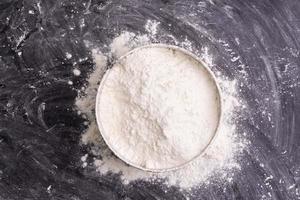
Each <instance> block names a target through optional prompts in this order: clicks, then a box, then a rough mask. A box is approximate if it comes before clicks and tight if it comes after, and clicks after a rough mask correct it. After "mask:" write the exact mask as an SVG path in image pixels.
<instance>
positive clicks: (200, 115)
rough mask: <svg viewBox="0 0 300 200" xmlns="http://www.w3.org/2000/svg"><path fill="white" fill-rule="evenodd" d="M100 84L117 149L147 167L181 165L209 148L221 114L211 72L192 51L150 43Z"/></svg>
mask: <svg viewBox="0 0 300 200" xmlns="http://www.w3.org/2000/svg"><path fill="white" fill-rule="evenodd" d="M103 80H104V81H103V82H102V84H101V86H100V87H101V88H100V90H99V91H100V93H99V94H98V97H97V98H98V99H97V100H98V105H96V113H97V116H98V124H99V125H100V127H101V128H102V130H101V129H100V132H101V133H102V136H103V137H104V139H105V141H106V142H107V143H108V144H109V146H110V147H111V148H112V150H113V151H114V153H115V154H116V155H118V156H119V157H120V158H122V159H123V160H125V161H126V162H127V163H130V164H132V165H133V166H137V167H139V168H143V169H149V170H164V169H169V168H174V167H178V166H181V165H183V164H185V163H187V162H189V161H191V160H192V159H194V158H195V157H197V156H198V155H199V154H200V153H201V152H203V151H204V150H205V148H206V147H207V145H208V144H209V143H210V142H211V140H212V139H213V137H214V135H215V133H216V130H217V127H218V124H219V118H220V98H219V93H218V89H217V86H216V83H215V81H214V79H213V77H212V75H211V74H210V73H209V71H208V70H207V69H206V68H205V67H204V66H203V65H201V63H200V62H198V61H197V60H195V59H194V58H193V57H191V56H190V55H188V54H186V53H183V52H181V51H179V50H175V49H173V48H166V47H164V46H157V45H156V46H146V47H143V48H139V49H138V50H136V51H133V52H132V53H130V54H129V55H127V56H125V57H123V58H121V60H119V61H118V62H117V63H116V64H115V65H114V66H113V67H112V69H110V70H109V71H108V72H107V74H106V76H105V78H104V79H103Z"/></svg>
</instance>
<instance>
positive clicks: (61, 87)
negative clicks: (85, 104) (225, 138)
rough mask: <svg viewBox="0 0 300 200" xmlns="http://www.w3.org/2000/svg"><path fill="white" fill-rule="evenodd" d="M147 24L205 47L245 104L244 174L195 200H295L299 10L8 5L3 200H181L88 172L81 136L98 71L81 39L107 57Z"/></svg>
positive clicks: (282, 0)
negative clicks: (91, 78) (123, 35)
mask: <svg viewBox="0 0 300 200" xmlns="http://www.w3.org/2000/svg"><path fill="white" fill-rule="evenodd" d="M148 19H152V20H156V21H159V22H160V27H161V28H160V30H159V31H160V32H159V33H158V34H159V35H163V34H168V33H170V34H172V35H174V36H175V37H176V39H177V40H178V41H182V40H184V39H185V38H187V39H188V40H190V41H191V42H192V44H193V46H194V47H195V48H199V49H200V48H201V47H202V46H203V45H205V46H207V47H209V48H210V51H211V52H210V53H212V54H213V55H215V60H214V62H215V63H214V64H215V66H216V68H218V70H219V71H221V72H222V73H223V74H224V75H225V76H226V77H228V78H230V79H236V80H238V83H239V89H240V93H241V94H240V95H241V96H242V97H243V99H244V100H245V102H246V103H247V105H248V108H247V111H248V113H249V117H247V118H246V119H244V120H242V121H241V124H240V126H242V128H243V129H244V130H245V131H244V132H245V133H246V134H247V135H246V137H247V138H248V139H249V140H250V141H251V144H250V147H249V149H248V150H246V151H245V152H244V153H243V158H242V162H241V165H242V168H241V170H240V172H238V176H235V178H234V180H233V181H232V182H230V183H227V184H224V185H218V184H210V185H208V186H207V187H200V188H198V189H197V191H195V195H194V196H193V197H192V199H282V200H286V199H300V188H299V187H300V185H299V184H300V147H299V144H300V133H299V131H300V87H299V75H300V73H299V67H300V51H299V46H300V1H299V0H249V1H242V0H222V1H221V0H208V1H186V0H184V1H182V0H178V1H176V0H161V1H160V0H156V1H148V0H143V1H142V0H140V1H138V0H122V1H117V0H109V1H105V0H82V1H79V0H62V1H58V0H56V1H55V0H1V1H0V151H1V153H0V199H4V200H8V199H39V200H40V199H73V200H75V199H76V200H79V199H80V200H81V199H126V200H129V199H185V197H184V195H183V194H182V192H181V191H180V190H179V188H177V187H171V188H166V187H165V186H164V185H162V184H159V183H156V184H155V183H147V182H142V181H138V182H134V183H132V184H129V185H123V184H122V183H121V181H120V178H119V177H118V176H104V177H102V178H101V177H100V178H99V177H96V176H94V175H93V172H90V171H87V170H85V169H83V168H82V167H81V162H80V157H81V156H82V155H84V154H85V153H87V152H88V149H87V148H88V147H86V146H83V145H80V144H79V143H80V137H81V134H82V133H83V131H84V129H85V128H86V127H85V126H84V125H83V119H82V117H80V116H79V115H77V113H76V109H75V108H74V101H75V98H76V96H77V91H78V89H79V88H81V87H82V85H83V84H85V79H86V77H87V75H88V74H89V73H90V72H91V71H92V70H93V67H94V63H93V60H92V56H91V52H90V50H89V49H88V48H86V46H85V45H84V40H88V41H92V42H93V43H94V45H96V46H98V47H99V48H100V49H103V51H105V48H106V47H105V46H106V45H109V44H110V43H111V41H112V39H113V38H114V37H115V36H116V35H118V34H120V32H122V31H125V30H127V31H131V32H134V33H143V32H145V30H144V25H145V23H146V20H148ZM82 20H84V22H85V24H84V25H82ZM196 27H197V28H196ZM159 41H164V42H167V41H166V39H164V38H160V39H159ZM220 41H223V42H224V43H227V44H228V45H229V46H227V47H228V48H229V47H230V48H231V49H233V53H232V52H228V51H227V50H226V48H227V47H226V45H222V42H220ZM66 52H70V53H71V54H72V55H73V57H72V58H71V59H66ZM232 56H235V57H236V56H239V59H238V60H237V61H236V62H232V61H231V59H232ZM84 57H88V59H87V60H84V61H82V62H78V60H79V59H80V58H84ZM74 62H77V64H76V66H77V67H78V68H79V69H80V70H81V76H80V77H77V76H74V74H73V73H72V69H73V65H74ZM241 70H244V72H245V73H247V76H248V78H247V79H245V78H244V77H243V76H241V75H240V74H241V73H240V71H241ZM68 80H72V81H73V82H74V84H73V86H71V85H68V83H67V81H68ZM262 166H263V167H262ZM267 177H271V178H267ZM50 185H51V191H49V190H47V188H48V187H49V186H50Z"/></svg>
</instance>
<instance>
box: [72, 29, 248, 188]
mask: <svg viewBox="0 0 300 200" xmlns="http://www.w3.org/2000/svg"><path fill="white" fill-rule="evenodd" d="M156 28H157V27H156ZM151 37H152V35H151ZM137 38H138V39H137ZM132 41H133V42H132ZM174 43H177V41H174ZM145 44H147V36H146V35H138V37H137V36H136V35H135V34H133V33H128V32H124V33H122V34H121V35H120V36H119V37H117V38H116V39H115V40H114V41H113V42H112V44H111V52H112V55H109V56H112V57H119V56H121V54H124V53H126V52H127V51H129V50H131V49H132V48H134V47H137V46H141V45H145ZM179 45H180V43H179ZM190 48H191V47H190ZM188 49H189V48H188ZM204 49H205V51H204V52H202V53H200V55H198V56H200V57H201V58H202V59H203V60H209V61H210V62H213V59H212V57H211V56H209V51H208V49H207V48H205V47H204ZM121 52H122V53H121ZM93 56H94V61H95V63H96V68H95V70H94V72H93V73H92V74H91V75H90V78H89V79H88V85H87V87H86V88H85V89H84V91H83V92H84V93H85V94H86V95H85V96H80V97H78V98H77V100H76V105H77V108H78V110H79V111H80V113H83V114H85V115H86V117H87V120H88V121H89V126H88V129H87V130H86V132H85V133H84V134H83V136H82V143H83V144H87V145H89V144H93V145H91V149H92V150H91V152H90V154H92V155H94V156H96V159H95V160H94V162H93V163H92V164H93V165H94V166H95V167H96V170H97V171H98V172H99V174H101V175H105V174H107V173H108V172H111V173H117V174H121V178H122V180H123V182H124V183H125V184H126V183H129V182H130V181H133V180H137V179H143V180H148V181H151V180H154V181H155V180H156V179H163V180H165V181H166V183H167V184H169V185H178V186H180V187H181V188H191V187H198V186H200V185H202V184H205V185H206V184H209V183H210V180H214V181H216V180H219V181H222V182H223V181H225V182H230V181H231V180H232V178H233V176H234V174H235V173H234V172H235V171H236V170H238V169H239V168H240V167H239V162H238V160H237V157H238V156H239V154H240V153H241V152H242V150H243V149H245V147H246V143H247V141H246V140H244V139H242V138H241V137H240V136H238V134H237V130H236V126H235V123H236V118H237V116H236V113H240V112H236V111H241V110H242V109H243V108H244V107H245V105H244V104H243V102H242V101H241V100H240V99H239V97H238V93H237V90H236V82H235V81H230V80H226V79H225V78H223V77H222V76H221V75H220V74H219V73H218V72H217V73H216V74H217V76H218V77H217V79H218V83H219V85H220V87H221V90H222V97H223V98H222V102H223V105H222V108H223V113H224V117H223V118H222V122H221V126H220V128H219V134H218V136H217V138H216V140H215V141H214V143H213V145H211V146H210V147H209V148H208V150H207V151H206V152H205V155H204V156H201V157H199V158H198V159H196V160H194V161H193V162H192V163H191V164H190V165H188V166H186V167H184V168H182V169H180V170H176V171H171V172H167V173H149V172H145V171H142V170H138V169H136V168H134V167H131V166H128V165H127V164H125V163H124V162H123V161H121V160H120V159H118V158H117V157H116V156H114V155H113V153H112V152H111V151H110V149H109V148H108V147H107V146H106V144H105V143H104V141H103V139H102V138H101V137H100V133H99V131H98V128H97V126H96V122H95V115H94V113H93V110H94V108H95V97H96V94H97V88H98V85H99V81H100V80H101V78H102V76H103V74H104V72H105V68H106V65H107V64H106V60H107V58H106V56H104V55H103V54H102V53H101V52H98V51H97V50H93ZM209 64H210V63H209ZM84 156H85V157H86V155H84ZM85 157H84V160H85V159H86V158H85ZM84 165H85V164H84ZM212 178H213V179H212Z"/></svg>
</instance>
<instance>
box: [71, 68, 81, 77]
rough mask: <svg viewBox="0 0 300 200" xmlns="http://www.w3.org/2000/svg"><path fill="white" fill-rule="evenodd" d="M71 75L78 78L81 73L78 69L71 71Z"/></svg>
mask: <svg viewBox="0 0 300 200" xmlns="http://www.w3.org/2000/svg"><path fill="white" fill-rule="evenodd" d="M73 74H74V75H75V76H80V74H81V71H80V70H79V69H73Z"/></svg>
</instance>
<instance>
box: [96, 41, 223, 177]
mask: <svg viewBox="0 0 300 200" xmlns="http://www.w3.org/2000/svg"><path fill="white" fill-rule="evenodd" d="M147 48H165V49H168V50H175V51H179V52H181V53H183V54H185V55H186V56H189V57H191V58H192V59H194V60H195V61H196V62H197V63H198V65H199V67H203V69H204V70H205V71H206V72H208V74H209V76H210V78H211V79H212V81H213V83H214V85H215V87H216V93H217V96H218V107H219V108H218V111H219V113H218V122H217V126H216V128H215V130H214V134H213V136H212V137H211V138H210V140H209V142H208V143H207V144H206V145H205V146H204V148H203V149H202V150H201V151H200V152H199V153H198V154H197V155H196V156H194V157H193V158H191V159H190V160H188V161H186V162H185V163H183V164H180V165H177V166H174V167H169V168H160V169H153V168H146V167H143V166H139V165H137V164H135V163H132V162H131V161H129V160H127V159H126V158H124V157H122V156H121V155H120V153H118V151H117V150H116V149H114V147H113V145H112V144H110V143H109V142H108V139H107V138H106V137H107V136H105V135H106V134H105V132H106V131H105V130H104V128H103V125H102V123H101V114H100V112H99V111H100V109H99V108H100V97H101V94H102V90H103V86H104V84H105V82H106V79H107V77H108V76H109V74H110V71H111V68H109V69H107V70H106V71H105V74H104V75H103V77H102V79H101V81H100V84H99V87H98V90H97V95H96V106H95V114H96V123H97V125H98V128H99V132H100V135H101V137H102V138H103V140H104V142H105V144H106V145H107V146H108V147H109V149H110V150H111V151H112V152H113V153H114V154H115V155H116V156H117V157H118V158H119V159H121V160H122V161H124V162H125V163H126V164H128V165H130V166H133V167H135V168H137V169H140V170H144V171H148V172H157V173H159V172H167V171H173V170H177V169H180V168H183V167H185V166H186V165H188V164H190V163H192V162H193V161H194V160H196V159H197V158H199V157H200V156H202V155H203V154H204V153H205V152H206V150H207V149H208V147H209V146H211V144H212V143H213V142H214V141H215V139H216V137H217V135H218V134H219V129H220V124H221V121H222V119H223V109H222V108H223V103H222V93H221V89H220V86H219V84H218V81H217V78H216V76H215V74H214V73H213V71H212V70H211V69H210V68H209V67H208V66H207V64H206V63H205V62H203V61H202V60H201V59H200V58H199V57H198V56H196V55H195V54H193V53H191V52H190V51H188V50H186V49H184V48H182V47H179V46H175V45H169V44H163V43H155V44H147V45H143V46H139V47H136V48H134V49H132V50H130V51H128V52H127V53H125V54H124V55H122V56H120V57H119V58H117V59H116V60H115V62H113V63H112V67H113V66H114V65H115V64H116V63H119V62H120V61H121V60H123V59H126V57H128V56H129V55H131V54H133V53H135V52H137V51H139V50H141V49H147Z"/></svg>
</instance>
